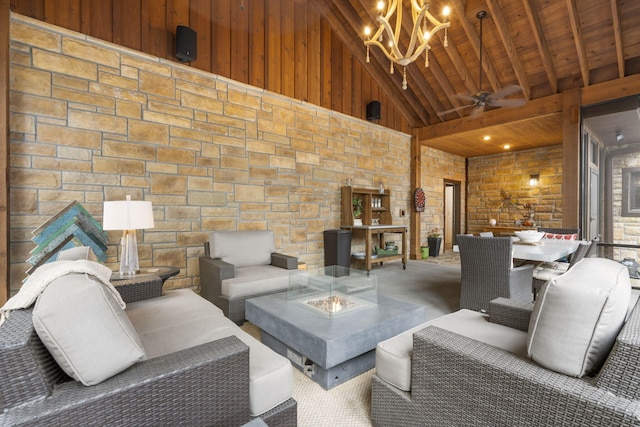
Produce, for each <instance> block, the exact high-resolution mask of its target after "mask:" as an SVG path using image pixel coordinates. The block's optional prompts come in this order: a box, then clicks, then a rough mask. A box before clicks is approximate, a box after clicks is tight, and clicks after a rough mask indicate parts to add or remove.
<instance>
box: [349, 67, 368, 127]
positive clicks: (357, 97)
mask: <svg viewBox="0 0 640 427" xmlns="http://www.w3.org/2000/svg"><path fill="white" fill-rule="evenodd" d="M352 84H353V86H352V87H353V91H352V93H353V105H352V106H351V115H352V116H353V117H357V118H359V119H364V118H365V115H366V114H365V112H364V108H365V107H364V106H365V105H366V104H365V103H364V102H363V99H362V65H361V64H360V62H358V61H353V77H352Z"/></svg>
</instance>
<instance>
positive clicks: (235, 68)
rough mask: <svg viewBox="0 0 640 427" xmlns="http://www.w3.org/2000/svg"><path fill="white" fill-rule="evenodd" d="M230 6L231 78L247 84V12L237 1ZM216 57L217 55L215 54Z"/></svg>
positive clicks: (245, 7) (245, 6) (244, 6)
mask: <svg viewBox="0 0 640 427" xmlns="http://www.w3.org/2000/svg"><path fill="white" fill-rule="evenodd" d="M232 3H233V6H231V56H230V58H231V78H232V79H234V80H237V81H239V82H243V83H249V11H248V10H247V5H244V4H243V7H242V8H241V7H240V6H239V5H238V4H237V1H233V2H232ZM216 55H217V54H216Z"/></svg>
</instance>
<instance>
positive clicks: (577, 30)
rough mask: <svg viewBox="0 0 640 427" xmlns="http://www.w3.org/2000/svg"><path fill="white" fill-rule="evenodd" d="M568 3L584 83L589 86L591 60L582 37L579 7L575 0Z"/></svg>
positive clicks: (569, 0)
mask: <svg viewBox="0 0 640 427" xmlns="http://www.w3.org/2000/svg"><path fill="white" fill-rule="evenodd" d="M566 3H567V10H568V11H569V21H570V22H571V31H573V41H574V42H575V44H576V52H577V53H578V63H579V64H580V74H581V75H582V85H583V86H589V62H588V61H587V49H586V48H585V46H584V39H583V37H582V27H581V26H580V16H579V15H578V8H577V7H576V3H575V0H566Z"/></svg>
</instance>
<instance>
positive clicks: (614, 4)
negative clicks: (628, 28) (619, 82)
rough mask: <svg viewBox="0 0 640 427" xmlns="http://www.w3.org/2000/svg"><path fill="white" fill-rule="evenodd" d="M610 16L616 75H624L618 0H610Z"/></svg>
mask: <svg viewBox="0 0 640 427" xmlns="http://www.w3.org/2000/svg"><path fill="white" fill-rule="evenodd" d="M611 16H612V17H613V37H614V38H615V43H616V58H617V59H618V77H620V78H622V77H624V44H622V28H621V25H620V7H619V6H618V0H611Z"/></svg>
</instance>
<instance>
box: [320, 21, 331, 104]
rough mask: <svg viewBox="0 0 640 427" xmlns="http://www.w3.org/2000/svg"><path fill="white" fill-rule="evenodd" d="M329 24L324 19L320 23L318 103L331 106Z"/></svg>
mask: <svg viewBox="0 0 640 427" xmlns="http://www.w3.org/2000/svg"><path fill="white" fill-rule="evenodd" d="M332 32H333V31H332V30H331V26H330V25H329V23H327V21H326V20H324V19H323V20H322V22H321V23H320V67H321V72H320V105H321V106H323V107H324V108H331V67H332V61H333V58H332V57H331V39H332V37H331V33H332Z"/></svg>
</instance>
